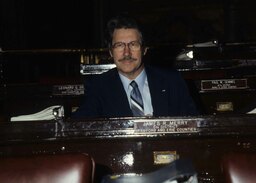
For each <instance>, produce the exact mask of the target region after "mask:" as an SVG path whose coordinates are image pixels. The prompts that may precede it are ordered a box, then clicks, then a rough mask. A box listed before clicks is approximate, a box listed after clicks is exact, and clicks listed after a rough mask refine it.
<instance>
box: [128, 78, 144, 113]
mask: <svg viewBox="0 0 256 183" xmlns="http://www.w3.org/2000/svg"><path fill="white" fill-rule="evenodd" d="M130 85H131V86H132V88H133V89H132V91H131V96H130V97H131V110H132V113H133V116H144V109H143V101H142V97H141V94H140V90H139V88H138V85H137V83H136V82H135V81H132V82H131V83H130Z"/></svg>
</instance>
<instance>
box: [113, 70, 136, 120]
mask: <svg viewBox="0 0 256 183" xmlns="http://www.w3.org/2000/svg"><path fill="white" fill-rule="evenodd" d="M110 81H111V84H110V85H109V88H108V95H109V98H112V101H111V102H112V104H111V106H110V108H113V110H115V112H116V113H117V116H132V112H131V109H130V105H129V102H128V99H127V95H126V92H125V90H124V87H123V84H122V81H121V79H120V77H119V75H118V72H117V70H114V72H113V73H112V74H111V75H110Z"/></svg>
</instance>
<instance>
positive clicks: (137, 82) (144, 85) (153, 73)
mask: <svg viewBox="0 0 256 183" xmlns="http://www.w3.org/2000/svg"><path fill="white" fill-rule="evenodd" d="M108 34H109V43H108V45H109V53H110V55H111V56H112V57H113V60H114V63H115V65H116V68H114V69H111V70H110V71H108V72H106V73H103V74H101V75H98V76H95V78H92V79H91V80H90V81H87V83H86V87H85V91H86V97H85V101H84V104H83V105H82V106H81V107H80V108H79V109H78V111H77V112H76V113H75V114H74V116H73V117H92V118H102V117H130V116H155V117H157V116H181V115H182V116H185V115H197V114H198V113H197V110H196V107H195V105H194V103H193V100H192V99H191V97H190V96H189V93H188V90H187V87H186V85H185V82H184V80H183V79H182V78H181V76H180V74H179V73H178V72H177V71H175V70H171V71H163V70H158V69H155V68H152V67H149V66H145V65H144V62H143V61H142V57H143V56H144V55H145V54H146V53H147V48H146V47H145V46H144V45H143V43H144V42H143V36H142V32H141V31H140V28H139V27H138V25H137V23H136V22H135V21H134V20H133V19H130V18H127V17H117V18H114V19H112V20H110V21H109V23H108ZM132 81H134V82H132Z"/></svg>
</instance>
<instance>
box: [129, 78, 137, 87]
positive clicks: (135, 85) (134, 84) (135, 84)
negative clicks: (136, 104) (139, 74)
mask: <svg viewBox="0 0 256 183" xmlns="http://www.w3.org/2000/svg"><path fill="white" fill-rule="evenodd" d="M130 85H131V86H132V87H133V88H138V84H137V83H136V81H134V80H133V81H132V82H131V83H130Z"/></svg>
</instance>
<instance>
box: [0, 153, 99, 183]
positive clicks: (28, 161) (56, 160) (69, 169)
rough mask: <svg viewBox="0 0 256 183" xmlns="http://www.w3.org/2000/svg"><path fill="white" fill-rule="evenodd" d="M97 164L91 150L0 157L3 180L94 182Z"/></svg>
mask: <svg viewBox="0 0 256 183" xmlns="http://www.w3.org/2000/svg"><path fill="white" fill-rule="evenodd" d="M94 168H95V165H94V160H93V159H92V157H90V156H89V155H88V154H56V155H33V156H26V157H24V156H23V157H0V182H3V183H92V181H93V176H94Z"/></svg>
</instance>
